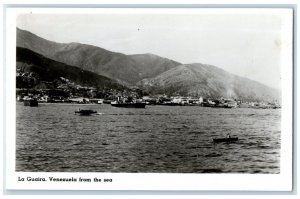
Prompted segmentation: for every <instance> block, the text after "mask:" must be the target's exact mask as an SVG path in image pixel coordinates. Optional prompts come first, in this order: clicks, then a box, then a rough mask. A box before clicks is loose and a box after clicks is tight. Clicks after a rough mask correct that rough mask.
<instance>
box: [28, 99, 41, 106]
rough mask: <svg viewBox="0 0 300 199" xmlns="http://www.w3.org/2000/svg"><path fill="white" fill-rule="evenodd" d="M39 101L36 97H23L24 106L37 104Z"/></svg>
mask: <svg viewBox="0 0 300 199" xmlns="http://www.w3.org/2000/svg"><path fill="white" fill-rule="evenodd" d="M38 105H39V103H38V101H37V99H36V98H27V99H24V106H32V107H33V106H38Z"/></svg>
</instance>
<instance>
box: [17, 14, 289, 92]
mask: <svg viewBox="0 0 300 199" xmlns="http://www.w3.org/2000/svg"><path fill="white" fill-rule="evenodd" d="M17 26H18V27H19V28H21V29H25V30H28V31H30V32H32V33H34V34H37V35H38V36H40V37H43V38H45V39H48V40H51V41H56V42H63V43H67V42H78V43H85V44H92V45H95V46H99V47H102V48H105V49H107V50H110V51H114V52H121V53H124V54H141V53H153V54H156V55H159V56H162V57H167V58H169V59H173V60H175V61H179V62H181V63H186V64H187V63H204V64H211V65H215V66H217V67H220V68H222V69H224V70H226V71H228V72H231V73H234V74H237V75H240V76H243V77H248V78H249V79H252V80H256V81H258V82H261V83H263V84H266V85H268V86H270V87H273V88H280V66H281V62H280V61H281V53H282V52H281V42H282V35H281V33H282V29H283V24H282V20H281V18H280V16H278V15H276V14H261V13H260V14H236V13H235V14H234V13H233V14H226V15H224V14H207V13H206V14H200V15H199V14H198V15H195V14H177V15H174V14H155V15H154V14H130V15H129V14H89V15H87V14H77V15H75V14H64V15H61V14H60V15H58V14H27V15H21V16H19V17H18V19H17Z"/></svg>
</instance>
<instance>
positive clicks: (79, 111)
mask: <svg viewBox="0 0 300 199" xmlns="http://www.w3.org/2000/svg"><path fill="white" fill-rule="evenodd" d="M95 113H97V111H94V110H80V109H79V110H78V111H75V114H79V115H91V114H95Z"/></svg>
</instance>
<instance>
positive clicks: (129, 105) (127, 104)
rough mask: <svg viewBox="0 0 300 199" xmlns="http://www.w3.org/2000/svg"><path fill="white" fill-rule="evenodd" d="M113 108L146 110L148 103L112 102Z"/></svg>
mask: <svg viewBox="0 0 300 199" xmlns="http://www.w3.org/2000/svg"><path fill="white" fill-rule="evenodd" d="M111 105H112V106H114V107H121V108H145V107H146V103H144V102H117V101H115V102H112V103H111Z"/></svg>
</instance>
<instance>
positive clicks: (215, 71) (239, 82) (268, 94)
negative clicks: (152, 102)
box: [138, 64, 279, 100]
mask: <svg viewBox="0 0 300 199" xmlns="http://www.w3.org/2000/svg"><path fill="white" fill-rule="evenodd" d="M138 84H139V85H140V86H141V87H142V88H144V89H145V90H146V91H148V92H150V93H166V94H169V95H175V94H179V95H198V96H203V97H235V98H239V99H245V100H278V99H279V91H278V90H276V89H273V88H270V87H267V86H265V85H263V84H260V83H258V82H255V81H252V80H249V79H247V78H243V77H239V76H236V75H233V74H231V73H228V72H226V71H224V70H222V69H220V68H217V67H215V66H211V65H205V64H185V65H180V66H177V67H175V68H172V69H170V70H168V71H166V72H164V73H162V74H160V75H158V76H157V77H155V78H149V79H144V80H142V81H140V82H139V83H138Z"/></svg>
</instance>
